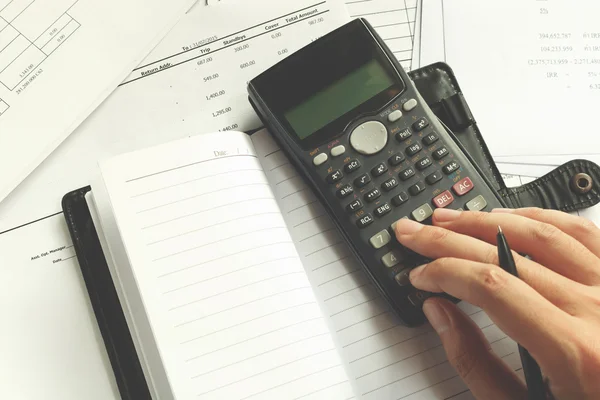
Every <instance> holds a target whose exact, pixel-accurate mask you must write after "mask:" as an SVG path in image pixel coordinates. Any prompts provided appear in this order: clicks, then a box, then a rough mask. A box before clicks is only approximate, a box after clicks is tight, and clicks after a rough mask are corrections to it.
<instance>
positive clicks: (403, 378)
mask: <svg viewBox="0 0 600 400" xmlns="http://www.w3.org/2000/svg"><path fill="white" fill-rule="evenodd" d="M496 342H498V340H496V341H494V342H492V343H490V344H493V343H496ZM439 347H442V345H441V344H440V345H438V346H435V347H432V348H430V349H427V350H425V351H422V352H420V353H418V354H415V355H413V356H411V357H408V358H405V359H403V360H401V361H405V360H408V359H410V358H413V357H416V356H418V355H420V354H423V353H426V352H427V351H430V350H434V349H436V348H439ZM507 356H508V355H504V356H502V357H501V358H504V357H507ZM446 363H449V361H448V360H444V361H442V362H439V363H437V364H435V365H432V366H430V367H427V368H424V369H422V370H420V371H417V372H414V373H412V374H410V375H407V376H405V377H402V378H400V379H396V380H394V381H392V382H389V383H386V384H385V385H382V386H380V387H378V388H377V389H373V390H370V391H368V392H366V393H363V396H365V395H367V394H369V393H373V392H376V391H377V390H379V389H382V388H384V387H387V386H390V385H393V384H394V383H398V382H401V381H403V380H405V379H407V378H410V377H412V376H415V375H417V374H420V373H422V372H425V371H428V370H431V369H433V368H435V367H438V366H440V365H443V364H446ZM394 364H395V363H394ZM390 365H391V364H390ZM384 368H386V367H384ZM381 369H383V368H380V369H378V370H377V371H379V370H381ZM373 372H375V371H373ZM369 374H370V373H369ZM369 374H365V375H363V376H367V375H369ZM360 378H362V376H361V377H359V378H357V379H360Z"/></svg>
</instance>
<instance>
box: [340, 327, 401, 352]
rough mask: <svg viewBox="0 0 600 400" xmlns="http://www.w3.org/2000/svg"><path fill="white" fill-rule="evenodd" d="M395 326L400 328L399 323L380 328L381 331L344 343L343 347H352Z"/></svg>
mask: <svg viewBox="0 0 600 400" xmlns="http://www.w3.org/2000/svg"><path fill="white" fill-rule="evenodd" d="M395 328H398V326H397V325H392V326H390V327H389V328H385V329H382V330H380V331H379V332H375V333H372V334H370V335H369V336H365V337H363V338H360V339H358V340H355V341H354V342H351V343H348V344H346V345H344V346H342V347H343V348H344V349H345V348H346V347H350V346H352V345H354V344H356V343H359V342H362V341H363V340H367V339H369V338H372V337H373V336H377V335H381V334H382V333H383V332H387V331H389V330H392V329H395Z"/></svg>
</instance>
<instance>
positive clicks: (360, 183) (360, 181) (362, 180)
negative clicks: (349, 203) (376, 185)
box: [354, 174, 371, 188]
mask: <svg viewBox="0 0 600 400" xmlns="http://www.w3.org/2000/svg"><path fill="white" fill-rule="evenodd" d="M369 182H371V177H370V176H369V175H368V174H364V175H361V176H359V177H358V178H356V179H355V180H354V184H355V185H356V186H357V187H359V188H362V187H365V186H367V185H368V184H369Z"/></svg>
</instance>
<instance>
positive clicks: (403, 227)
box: [396, 219, 423, 235]
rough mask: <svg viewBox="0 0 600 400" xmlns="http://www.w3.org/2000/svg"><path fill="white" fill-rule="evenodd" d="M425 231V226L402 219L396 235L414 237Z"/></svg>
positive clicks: (398, 224)
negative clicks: (422, 230) (414, 234)
mask: <svg viewBox="0 0 600 400" xmlns="http://www.w3.org/2000/svg"><path fill="white" fill-rule="evenodd" d="M421 229H423V225H421V224H420V223H418V222H416V221H412V220H410V219H401V220H400V221H398V223H397V224H396V233H397V234H399V235H412V234H413V233H417V232H419V231H420V230H421Z"/></svg>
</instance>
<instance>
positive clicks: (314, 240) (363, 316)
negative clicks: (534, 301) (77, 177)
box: [252, 131, 520, 400]
mask: <svg viewBox="0 0 600 400" xmlns="http://www.w3.org/2000/svg"><path fill="white" fill-rule="evenodd" d="M252 140H253V142H254V146H255V148H256V151H257V153H258V154H259V156H260V157H261V162H262V164H263V168H264V170H265V172H266V174H267V178H268V179H269V181H270V182H271V186H272V187H273V188H274V190H275V195H276V196H277V199H278V201H279V205H280V209H281V211H282V213H283V215H284V218H285V220H286V222H287V224H288V227H289V230H290V232H291V235H292V238H293V240H294V242H295V243H296V247H297V249H298V252H299V254H300V256H301V259H302V262H303V264H304V267H305V270H306V271H307V274H308V276H309V279H310V280H311V283H312V285H313V286H314V288H315V292H316V294H317V296H318V297H319V298H320V299H321V300H322V301H323V303H324V308H325V312H326V313H327V317H328V318H330V319H331V323H332V326H333V327H334V329H335V335H336V341H337V343H338V345H339V346H341V348H342V355H343V356H344V357H345V359H346V361H347V362H348V363H349V365H350V372H351V378H353V379H356V383H357V386H358V389H359V390H360V396H361V397H362V398H364V399H369V400H371V399H377V400H388V399H389V400H397V399H411V400H414V399H450V398H452V399H459V398H460V399H463V398H471V394H470V393H468V391H467V388H466V386H465V385H464V383H463V382H462V380H461V379H460V377H458V376H457V374H456V371H455V370H454V369H453V368H452V367H451V366H450V364H449V363H448V361H447V359H446V356H445V352H444V349H443V348H442V345H441V342H440V340H439V338H438V336H437V334H436V333H435V332H434V331H433V330H432V329H431V328H430V327H429V326H428V325H427V326H423V327H419V328H407V327H404V326H400V325H399V324H398V323H397V321H396V320H395V319H394V317H393V315H392V314H391V313H390V310H389V308H388V307H387V304H386V303H385V302H384V300H383V299H382V298H381V297H380V296H379V295H378V293H377V292H376V290H375V288H373V287H372V286H371V284H370V282H369V280H368V278H367V277H366V276H365V275H364V274H363V273H362V271H361V270H360V269H359V265H358V264H357V262H356V261H355V259H354V257H353V256H352V255H351V253H350V250H349V249H348V248H347V246H346V244H345V243H344V242H343V240H342V238H341V236H340V235H339V234H338V233H337V232H336V230H335V228H334V225H333V223H332V222H331V220H330V219H329V217H328V216H327V215H326V213H325V210H324V208H323V207H322V206H321V204H320V203H319V202H318V200H317V198H316V197H315V195H314V194H313V193H312V192H311V190H310V189H309V188H308V187H307V186H306V185H305V184H304V182H303V180H302V178H301V177H300V176H299V175H298V173H297V172H296V170H295V169H294V168H293V167H292V166H291V165H290V163H289V161H288V160H287V158H286V157H285V155H284V154H283V153H282V151H281V150H279V148H278V147H277V145H276V144H275V143H274V142H273V140H272V139H271V137H270V135H269V134H268V133H267V132H266V131H261V132H258V133H256V134H255V135H253V139H252ZM461 307H462V309H463V310H464V311H465V312H467V314H469V315H470V316H471V318H472V319H473V320H474V321H475V322H476V323H477V325H478V326H480V327H481V328H482V329H483V332H484V334H485V336H486V337H487V338H488V340H489V341H490V343H491V345H492V348H493V350H494V351H495V352H496V353H497V354H498V355H499V356H500V357H502V358H504V359H505V360H506V361H508V363H509V364H510V365H511V366H512V367H514V369H515V370H516V369H518V368H519V367H520V359H519V354H518V350H517V347H516V344H515V343H514V342H513V341H512V340H511V339H510V338H507V337H506V335H504V333H503V332H502V331H500V330H499V329H498V328H497V327H496V326H495V325H494V324H493V323H492V322H491V320H490V319H489V318H488V317H487V315H486V314H485V313H483V312H482V311H481V310H479V309H477V308H475V307H473V306H470V305H468V304H466V303H461Z"/></svg>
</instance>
